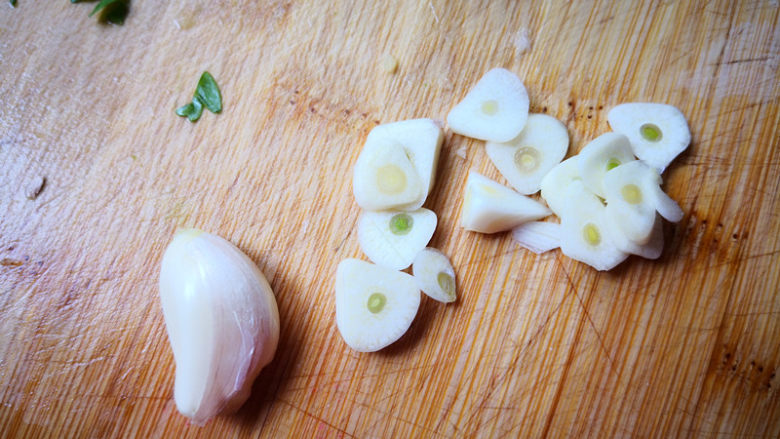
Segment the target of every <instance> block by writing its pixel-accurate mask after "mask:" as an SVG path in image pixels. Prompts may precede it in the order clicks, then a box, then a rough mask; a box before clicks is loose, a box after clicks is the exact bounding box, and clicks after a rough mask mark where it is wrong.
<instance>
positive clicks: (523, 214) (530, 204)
mask: <svg viewBox="0 0 780 439" xmlns="http://www.w3.org/2000/svg"><path fill="white" fill-rule="evenodd" d="M551 213H552V212H550V210H549V209H548V208H547V207H545V205H543V204H542V203H539V202H538V201H536V200H534V199H532V198H528V197H526V196H524V195H521V194H518V193H517V192H515V191H513V190H512V189H510V188H508V187H506V186H503V185H501V184H499V183H497V182H495V181H493V180H491V179H489V178H487V177H485V176H484V175H480V174H478V173H476V172H474V171H471V172H469V176H468V179H467V180H466V191H465V196H464V197H463V208H462V210H461V226H463V228H464V229H466V230H472V231H475V232H480V233H496V232H502V231H505V230H509V229H511V228H513V227H515V226H517V225H519V224H522V223H524V222H528V221H533V220H537V219H540V218H544V217H546V216H548V215H550V214H551Z"/></svg>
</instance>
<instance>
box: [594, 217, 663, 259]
mask: <svg viewBox="0 0 780 439" xmlns="http://www.w3.org/2000/svg"><path fill="white" fill-rule="evenodd" d="M606 220H607V231H608V232H609V234H610V238H612V242H613V243H615V247H617V248H618V250H620V251H622V252H625V253H629V254H632V255H638V256H641V257H643V258H645V259H658V257H659V256H661V252H662V251H663V249H664V230H663V223H662V221H661V220H660V219H658V218H656V219H655V221H653V229H652V230H651V231H650V236H649V238H648V239H647V242H645V243H638V242H635V241H632V240H630V239H628V237H627V236H626V235H625V233H623V232H622V230H621V229H620V226H619V225H618V224H617V223H616V220H615V218H614V217H613V216H610V215H609V214H607V215H606Z"/></svg>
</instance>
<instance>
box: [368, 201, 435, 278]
mask: <svg viewBox="0 0 780 439" xmlns="http://www.w3.org/2000/svg"><path fill="white" fill-rule="evenodd" d="M436 222H437V219H436V214H435V213H434V212H433V211H431V210H428V209H418V210H415V211H412V212H404V211H382V212H368V211H363V212H362V213H361V214H360V219H358V227H357V235H358V243H359V244H360V248H361V250H363V253H365V254H366V256H368V259H371V261H372V262H373V263H375V264H378V265H382V266H385V267H388V268H392V269H394V270H403V269H404V268H406V267H408V266H409V265H411V263H412V261H414V257H415V256H416V255H417V253H419V252H420V250H422V249H424V248H425V246H426V245H427V244H428V241H430V240H431V237H432V236H433V232H434V231H435V230H436Z"/></svg>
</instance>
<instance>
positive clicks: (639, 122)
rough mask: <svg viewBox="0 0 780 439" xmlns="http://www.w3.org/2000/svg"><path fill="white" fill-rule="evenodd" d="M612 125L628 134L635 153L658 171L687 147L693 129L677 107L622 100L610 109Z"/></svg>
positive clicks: (609, 119) (608, 114) (661, 170)
mask: <svg viewBox="0 0 780 439" xmlns="http://www.w3.org/2000/svg"><path fill="white" fill-rule="evenodd" d="M607 120H608V121H609V126H611V127H612V129H613V130H614V131H615V132H618V133H622V134H624V135H626V136H627V137H628V139H629V141H630V143H631V148H632V149H633V151H634V154H635V155H636V156H637V157H639V158H640V159H642V160H644V161H645V162H646V163H647V164H648V165H650V166H653V167H654V168H655V169H656V170H657V171H658V173H662V172H663V171H664V169H666V167H667V166H668V165H669V163H671V161H672V160H674V158H675V157H677V156H678V155H679V154H680V153H681V152H683V151H685V149H686V148H687V147H688V145H689V144H690V143H691V130H690V128H688V122H687V121H686V120H685V116H684V115H683V114H682V113H681V112H680V110H678V109H677V108H675V107H673V106H671V105H666V104H657V103H646V102H632V103H625V104H620V105H617V106H615V107H614V108H612V109H611V110H609V113H607Z"/></svg>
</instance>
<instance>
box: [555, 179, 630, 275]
mask: <svg viewBox="0 0 780 439" xmlns="http://www.w3.org/2000/svg"><path fill="white" fill-rule="evenodd" d="M564 196H565V198H566V199H568V200H569V204H568V205H566V208H565V210H564V211H562V212H561V215H560V217H561V231H562V234H561V252H563V254H564V255H566V256H568V257H570V258H572V259H576V260H578V261H580V262H584V263H586V264H588V265H590V266H591V267H593V268H595V269H596V270H610V269H612V268H614V267H615V266H616V265H618V264H619V263H621V262H623V261H624V260H625V259H626V258H627V257H628V254H627V253H625V252H622V251H620V250H619V249H618V248H617V246H616V245H615V243H614V242H613V241H612V237H611V235H610V233H609V232H608V230H607V228H608V227H609V226H608V223H607V221H606V218H605V206H604V205H603V204H602V203H601V200H599V199H598V197H596V195H594V194H593V193H592V192H590V191H588V190H587V189H586V188H585V186H584V185H583V184H582V182H581V181H574V182H572V183H571V184H570V185H569V186H568V187H567V188H566V191H565V194H564Z"/></svg>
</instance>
